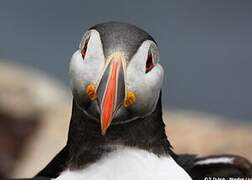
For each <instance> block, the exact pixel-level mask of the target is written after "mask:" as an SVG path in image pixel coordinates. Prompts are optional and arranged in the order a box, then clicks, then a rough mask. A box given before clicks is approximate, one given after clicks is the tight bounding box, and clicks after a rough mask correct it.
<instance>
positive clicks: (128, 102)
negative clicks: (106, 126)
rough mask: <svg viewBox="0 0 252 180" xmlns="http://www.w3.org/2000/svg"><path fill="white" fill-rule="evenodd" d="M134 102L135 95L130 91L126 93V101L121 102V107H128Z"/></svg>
mask: <svg viewBox="0 0 252 180" xmlns="http://www.w3.org/2000/svg"><path fill="white" fill-rule="evenodd" d="M135 101H136V95H135V93H134V92H132V91H128V93H127V97H126V99H125V100H124V102H123V106H124V107H125V108H127V107H129V106H130V105H132V104H133V103H134V102H135Z"/></svg>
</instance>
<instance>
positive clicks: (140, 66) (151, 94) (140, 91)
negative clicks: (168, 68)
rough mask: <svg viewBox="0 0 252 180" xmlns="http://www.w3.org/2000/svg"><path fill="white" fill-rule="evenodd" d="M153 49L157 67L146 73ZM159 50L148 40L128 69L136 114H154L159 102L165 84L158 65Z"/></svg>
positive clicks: (128, 78)
mask: <svg viewBox="0 0 252 180" xmlns="http://www.w3.org/2000/svg"><path fill="white" fill-rule="evenodd" d="M150 48H152V49H151V50H152V53H153V61H154V64H155V66H154V67H153V68H152V69H151V70H150V71H149V72H147V73H146V61H147V58H148V53H149V50H150ZM158 58H159V54H158V49H157V47H156V45H155V43H154V42H153V41H151V40H146V41H144V42H143V43H142V45H141V46H140V47H139V49H138V51H137V52H136V53H135V55H134V56H133V57H132V59H131V61H130V63H129V64H128V67H127V76H126V77H127V87H128V89H129V90H130V91H133V92H134V93H135V94H136V99H137V100H136V102H135V104H133V106H132V109H133V111H134V112H142V113H143V114H145V115H147V114H146V113H152V112H153V111H154V109H155V107H156V103H157V101H158V97H159V93H160V89H161V86H162V83H163V76H164V72H163V68H162V66H161V65H160V64H159V63H158Z"/></svg>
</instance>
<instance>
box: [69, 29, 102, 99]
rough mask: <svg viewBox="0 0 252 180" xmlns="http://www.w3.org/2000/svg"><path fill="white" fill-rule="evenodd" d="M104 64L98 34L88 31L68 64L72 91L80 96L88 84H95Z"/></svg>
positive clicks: (94, 31)
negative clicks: (83, 51)
mask: <svg viewBox="0 0 252 180" xmlns="http://www.w3.org/2000/svg"><path fill="white" fill-rule="evenodd" d="M87 40H88V42H86V41H87ZM85 43H87V50H86V54H85V57H84V59H83V57H82V55H81V50H82V48H83V47H84V46H85ZM104 64H105V58H104V54H103V48H102V43H101V38H100V35H99V32H98V31H96V30H90V31H88V32H87V33H85V35H84V37H83V38H82V41H81V43H80V49H79V50H77V51H76V52H75V53H74V54H73V56H72V59H71V62H70V79H71V84H72V88H73V90H75V91H77V92H78V94H79V95H80V96H81V95H83V93H84V91H85V88H86V86H87V85H88V84H91V83H92V84H96V83H97V81H98V79H99V76H100V73H101V72H102V69H103V67H104Z"/></svg>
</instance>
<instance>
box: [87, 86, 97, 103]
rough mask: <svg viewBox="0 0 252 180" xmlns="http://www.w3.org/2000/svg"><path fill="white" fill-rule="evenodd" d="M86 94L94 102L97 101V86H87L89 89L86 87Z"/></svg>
mask: <svg viewBox="0 0 252 180" xmlns="http://www.w3.org/2000/svg"><path fill="white" fill-rule="evenodd" d="M86 93H87V95H88V96H89V98H90V99H91V100H92V101H94V100H96V98H97V95H96V87H95V85H93V84H89V85H87V87H86Z"/></svg>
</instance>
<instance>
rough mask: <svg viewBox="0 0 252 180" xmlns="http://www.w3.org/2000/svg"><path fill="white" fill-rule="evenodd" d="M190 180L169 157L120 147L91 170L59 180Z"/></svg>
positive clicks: (67, 173) (62, 175)
mask: <svg viewBox="0 0 252 180" xmlns="http://www.w3.org/2000/svg"><path fill="white" fill-rule="evenodd" d="M73 179H74V180H85V179H88V180H167V179H171V180H191V177H190V176H189V175H188V174H187V173H186V172H185V170H184V169H182V168H181V167H180V166H179V165H178V164H177V163H176V162H175V161H174V160H173V159H172V158H171V157H170V156H168V157H164V156H163V157H158V156H157V155H155V154H153V153H151V152H148V151H145V150H140V149H135V148H129V147H127V148H126V147H121V148H120V149H118V150H116V151H114V152H112V153H110V154H108V155H107V156H106V157H104V158H103V159H101V160H99V161H97V162H95V163H93V164H90V165H89V166H88V167H86V168H84V169H81V170H76V171H70V170H67V171H65V172H63V173H62V174H61V175H60V176H59V177H58V178H56V180H73Z"/></svg>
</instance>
